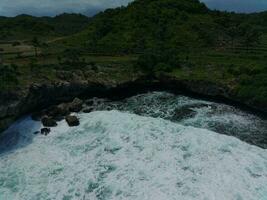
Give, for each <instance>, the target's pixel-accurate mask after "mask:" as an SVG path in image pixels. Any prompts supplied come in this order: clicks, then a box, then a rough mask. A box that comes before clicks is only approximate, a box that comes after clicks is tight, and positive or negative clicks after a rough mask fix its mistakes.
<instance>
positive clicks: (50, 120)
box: [42, 116, 57, 127]
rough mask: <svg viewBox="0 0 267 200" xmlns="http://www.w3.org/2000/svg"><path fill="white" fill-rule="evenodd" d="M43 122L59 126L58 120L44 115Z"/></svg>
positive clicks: (47, 125)
mask: <svg viewBox="0 0 267 200" xmlns="http://www.w3.org/2000/svg"><path fill="white" fill-rule="evenodd" d="M42 123H43V125H44V126H45V127H55V126H57V122H56V120H54V119H53V118H52V117H48V116H44V117H43V118H42Z"/></svg>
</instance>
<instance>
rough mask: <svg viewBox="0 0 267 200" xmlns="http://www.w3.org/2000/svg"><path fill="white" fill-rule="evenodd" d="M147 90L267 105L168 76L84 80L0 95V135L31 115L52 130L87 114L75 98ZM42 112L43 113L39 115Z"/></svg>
mask: <svg viewBox="0 0 267 200" xmlns="http://www.w3.org/2000/svg"><path fill="white" fill-rule="evenodd" d="M148 90H168V91H172V92H174V93H183V94H190V95H191V94H193V95H199V96H201V97H205V98H210V99H212V100H221V101H224V102H229V103H233V104H235V105H242V106H245V107H246V108H251V109H253V110H254V111H259V112H261V113H265V114H267V102H253V101H244V100H241V99H238V97H237V96H236V94H235V93H234V91H232V90H231V89H229V88H228V87H227V86H224V85H220V84H216V83H212V82H209V81H197V80H194V81H192V80H180V79H177V78H174V77H170V76H160V77H157V78H155V77H140V78H138V79H133V80H124V81H121V82H119V83H116V82H114V81H110V82H108V81H102V82H100V81H94V82H92V81H88V80H81V81H79V82H68V81H59V82H52V83H42V84H32V85H30V86H29V87H28V88H22V89H20V90H16V91H10V92H1V91H0V132H1V131H3V130H5V129H6V128H7V127H8V126H9V125H10V124H12V123H13V122H14V121H15V120H16V119H18V118H19V117H20V116H22V115H24V114H28V113H33V112H35V115H33V118H35V119H36V120H40V119H41V118H43V117H44V116H45V115H47V117H48V119H47V118H46V119H45V120H44V123H45V124H46V125H48V126H52V125H55V121H57V120H61V119H64V117H65V116H67V115H69V114H70V112H79V111H81V110H82V109H84V112H90V111H91V109H86V108H83V101H82V100H80V99H78V97H79V98H83V97H94V96H101V97H104V96H105V97H110V98H120V97H127V96H131V95H135V94H137V93H140V92H146V91H148ZM62 102H71V103H62ZM85 103H86V104H87V105H88V106H89V108H90V106H91V105H92V104H93V102H91V101H88V102H87V101H86V102H85ZM53 105H58V106H53ZM51 106H52V107H51ZM47 108H50V109H47ZM43 109H46V110H45V111H44V112H43V111H42V110H43ZM36 111H38V112H36ZM40 111H41V112H40ZM36 113H38V114H36ZM50 118H51V119H50Z"/></svg>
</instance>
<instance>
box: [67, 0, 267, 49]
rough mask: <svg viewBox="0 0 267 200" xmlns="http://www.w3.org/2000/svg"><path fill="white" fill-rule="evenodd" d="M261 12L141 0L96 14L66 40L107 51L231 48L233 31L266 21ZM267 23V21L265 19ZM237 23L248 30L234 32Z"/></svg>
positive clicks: (190, 0) (190, 1)
mask: <svg viewBox="0 0 267 200" xmlns="http://www.w3.org/2000/svg"><path fill="white" fill-rule="evenodd" d="M258 18H261V16H259V15H255V16H254V15H252V16H249V15H242V14H234V13H224V12H218V11H211V10H209V9H208V8H207V7H206V6H205V5H204V4H203V3H200V2H199V1H198V0H178V1H177V0H136V1H134V2H133V3H131V4H129V6H127V7H120V8H117V9H109V10H106V11H105V12H102V13H100V14H98V15H96V16H95V17H93V18H92V20H91V22H90V23H89V26H88V28H87V29H86V30H84V31H82V32H81V33H79V34H76V35H75V36H73V37H71V38H70V39H69V40H67V41H65V43H66V44H69V45H71V46H77V45H80V46H82V47H83V48H86V49H87V50H88V51H91V52H102V53H108V52H113V53H114V52H117V53H142V52H144V50H145V49H155V48H160V49H178V50H179V49H182V50H184V49H188V50H190V49H196V48H203V47H209V48H210V47H221V46H224V47H227V48H228V47H230V46H231V43H232V41H231V40H233V37H236V38H237V37H240V38H241V37H242V34H243V36H244V35H245V34H246V33H245V32H246V31H247V30H248V29H249V27H250V26H249V25H248V24H251V25H254V24H255V22H257V23H256V25H257V26H258V25H262V24H260V23H259V22H258ZM262 23H264V25H266V24H265V22H264V20H262ZM254 27H256V26H254ZM237 28H238V29H239V30H241V29H244V30H242V31H243V32H244V33H242V31H241V32H239V33H235V29H237ZM245 29H247V30H245ZM236 38H234V39H235V40H237V42H238V44H239V43H241V39H240V38H237V39H236Z"/></svg>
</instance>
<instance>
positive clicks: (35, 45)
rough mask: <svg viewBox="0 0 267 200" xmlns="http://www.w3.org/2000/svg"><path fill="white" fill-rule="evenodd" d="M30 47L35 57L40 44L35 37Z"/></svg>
mask: <svg viewBox="0 0 267 200" xmlns="http://www.w3.org/2000/svg"><path fill="white" fill-rule="evenodd" d="M31 43H32V46H33V47H34V52H35V57H37V56H38V47H40V42H39V40H38V38H37V37H34V38H33V39H32V41H31Z"/></svg>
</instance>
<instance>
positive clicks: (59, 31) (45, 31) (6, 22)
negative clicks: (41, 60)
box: [0, 14, 89, 41]
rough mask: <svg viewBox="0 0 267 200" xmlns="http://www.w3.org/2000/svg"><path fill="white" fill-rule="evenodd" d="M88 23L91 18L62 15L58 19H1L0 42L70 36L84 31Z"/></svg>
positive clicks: (77, 15)
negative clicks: (34, 37) (35, 37)
mask: <svg viewBox="0 0 267 200" xmlns="http://www.w3.org/2000/svg"><path fill="white" fill-rule="evenodd" d="M88 22H89V18H88V17H86V16H84V15H80V14H62V15H58V16H56V17H33V16H29V15H18V16H16V17H0V40H2V41H8V40H25V39H29V38H30V39H31V38H32V37H33V36H38V37H49V36H50V37H55V36H64V35H70V34H74V33H77V32H79V31H81V30H83V29H84V28H85V26H86V25H87V24H88Z"/></svg>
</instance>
